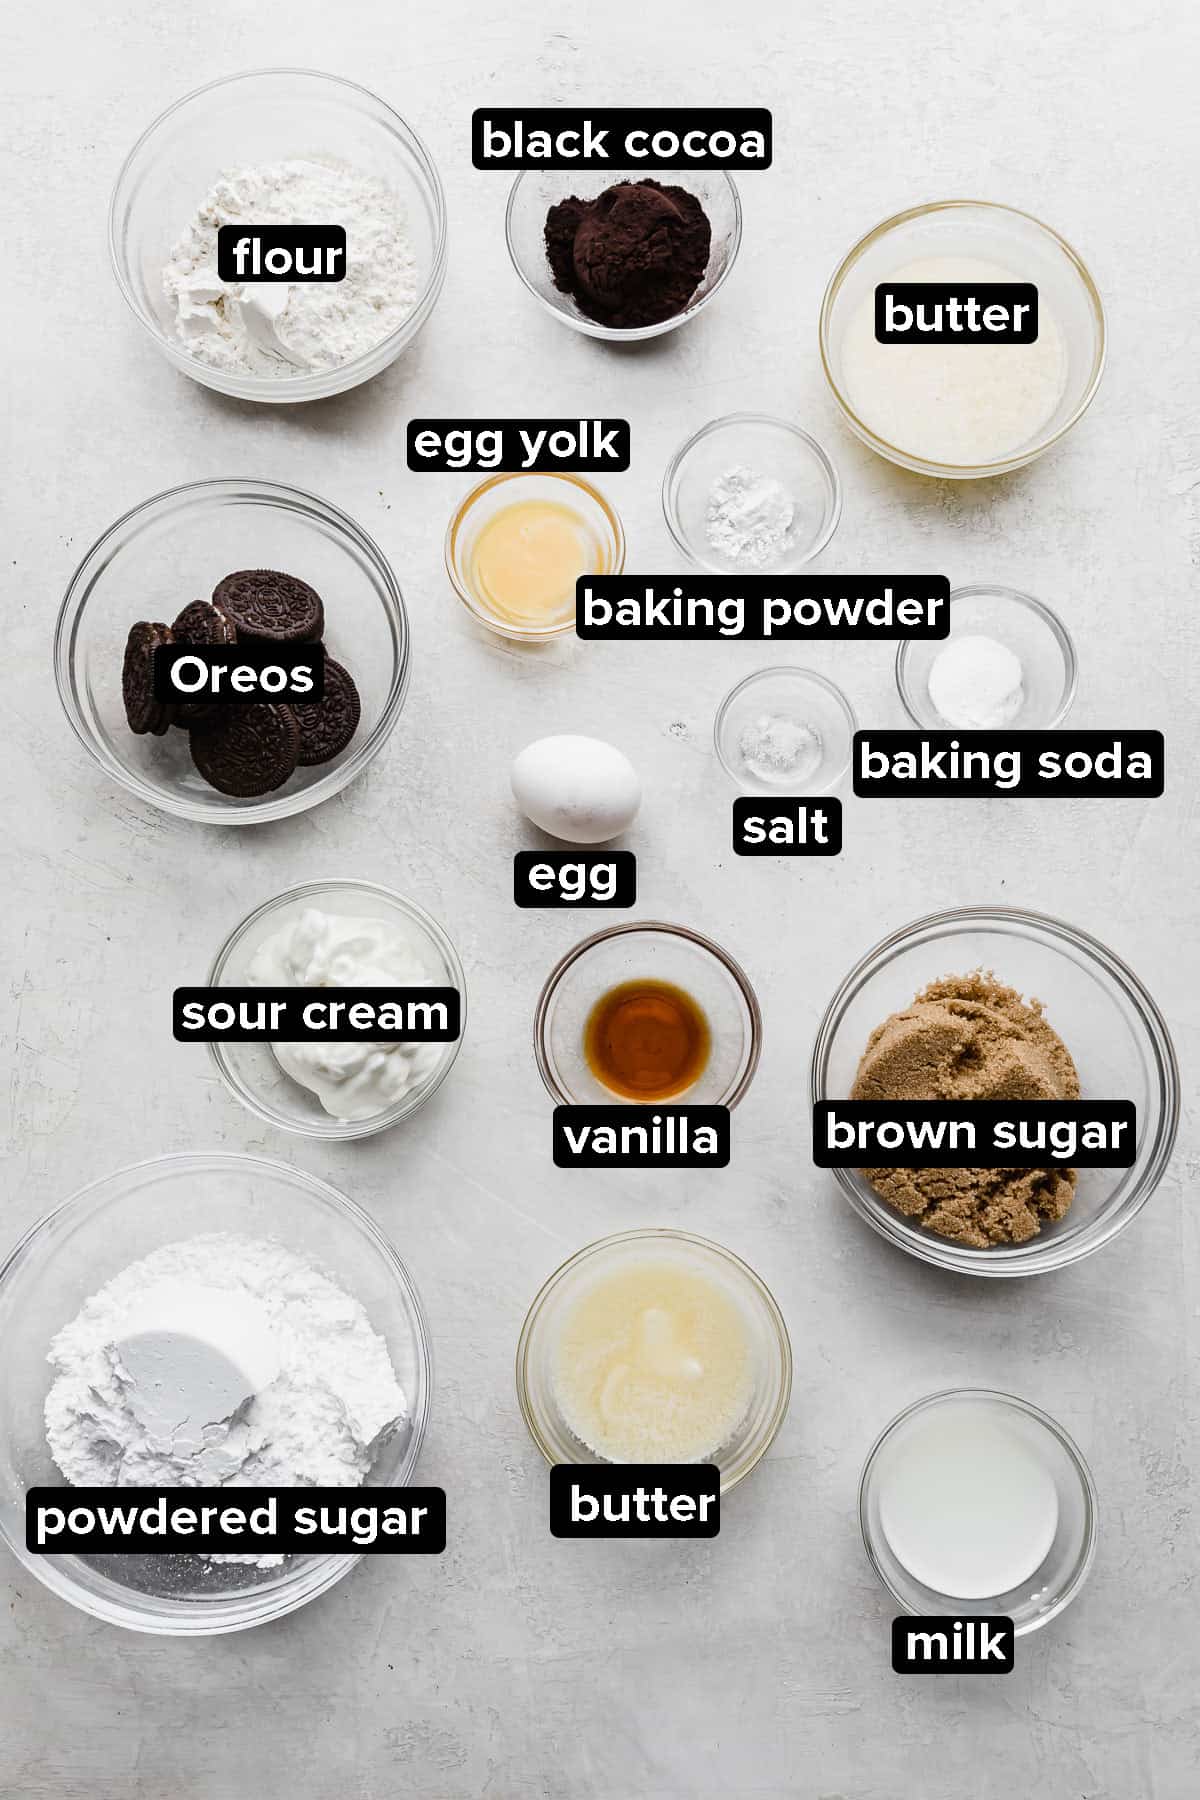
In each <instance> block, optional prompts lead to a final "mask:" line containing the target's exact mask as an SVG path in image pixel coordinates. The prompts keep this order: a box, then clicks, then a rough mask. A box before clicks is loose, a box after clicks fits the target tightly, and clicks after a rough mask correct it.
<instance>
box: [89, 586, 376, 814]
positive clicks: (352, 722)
mask: <svg viewBox="0 0 1200 1800" xmlns="http://www.w3.org/2000/svg"><path fill="white" fill-rule="evenodd" d="M324 632H325V608H324V606H323V605H322V603H321V596H320V595H319V594H318V593H317V591H316V589H315V588H311V587H309V585H308V583H307V582H306V581H300V580H298V579H297V577H296V576H294V575H284V574H281V573H280V571H279V570H278V569H238V570H237V571H236V572H235V573H234V574H232V575H226V577H225V579H224V581H219V582H218V583H217V585H216V587H215V588H214V589H213V596H212V599H211V600H193V601H192V602H191V604H190V605H188V606H185V607H184V609H183V611H182V612H181V613H180V615H179V617H178V618H177V619H176V620H175V623H174V624H173V625H160V624H151V623H147V622H146V621H145V620H142V621H139V623H138V624H136V625H134V626H133V628H132V629H131V631H130V633H129V637H128V639H127V640H126V644H125V663H124V667H123V670H122V676H121V689H122V694H123V696H124V700H125V716H126V718H127V719H128V721H129V729H130V730H131V731H135V732H138V733H139V734H140V733H143V732H153V733H154V734H155V735H156V736H159V737H161V736H162V735H163V734H164V733H165V732H166V731H168V730H169V729H170V727H171V726H172V725H178V726H179V727H181V728H182V729H183V730H184V731H187V732H188V733H189V734H190V738H191V750H192V761H193V762H194V763H195V765H196V768H197V769H198V770H199V772H200V774H201V775H202V776H203V777H204V779H205V781H207V782H208V783H209V785H210V787H215V788H216V789H218V791H219V792H220V793H222V794H230V795H232V796H233V797H234V798H236V799H239V800H243V799H251V798H253V797H254V796H256V795H259V794H270V793H273V792H274V791H275V789H276V788H279V787H282V786H283V784H284V782H285V781H287V780H288V778H289V776H291V775H293V774H294V773H295V771H296V769H297V768H307V767H309V766H311V765H313V764H316V763H324V762H329V761H330V759H331V758H332V757H335V756H337V755H338V754H339V752H341V751H342V750H344V749H345V748H346V745H347V744H348V743H349V742H350V740H351V738H352V737H353V736H354V734H355V732H356V731H357V730H358V723H359V719H360V717H361V715H362V706H361V703H360V701H359V697H358V689H357V688H356V687H355V685H354V682H353V680H352V679H351V677H350V675H349V674H348V673H347V671H346V670H345V669H344V668H343V667H342V665H341V663H339V662H335V661H334V659H333V658H332V657H331V656H330V655H329V654H328V653H326V656H325V694H324V698H323V699H321V700H314V701H311V702H304V703H298V702H295V701H293V702H292V703H291V704H290V705H287V706H283V705H276V704H275V703H274V702H268V701H253V702H251V703H249V704H243V705H235V706H222V705H217V704H214V703H212V702H207V701H198V702H190V701H189V702H181V703H178V704H174V703H170V702H166V701H162V700H159V699H158V698H157V697H156V695H155V692H154V652H155V650H157V649H158V648H159V647H160V645H163V644H195V645H204V644H255V645H265V646H268V647H269V646H271V645H273V644H295V643H316V642H319V641H320V640H321V639H322V638H323V636H324Z"/></svg>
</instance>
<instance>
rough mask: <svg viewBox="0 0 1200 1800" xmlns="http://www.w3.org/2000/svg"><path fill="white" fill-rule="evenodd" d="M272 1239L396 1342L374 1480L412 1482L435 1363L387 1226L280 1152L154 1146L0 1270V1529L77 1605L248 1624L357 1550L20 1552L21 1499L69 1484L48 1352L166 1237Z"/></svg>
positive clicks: (196, 1626) (331, 1575) (296, 1598)
mask: <svg viewBox="0 0 1200 1800" xmlns="http://www.w3.org/2000/svg"><path fill="white" fill-rule="evenodd" d="M216 1231H228V1232H233V1233H236V1234H237V1235H238V1236H240V1237H262V1238H277V1239H278V1240H279V1241H280V1242H281V1243H283V1244H286V1246H287V1247H288V1249H289V1250H291V1251H293V1252H294V1253H295V1254H296V1255H297V1256H300V1257H303V1258H304V1259H305V1260H306V1261H308V1262H310V1263H312V1264H313V1265H314V1266H315V1267H317V1268H318V1269H320V1270H321V1271H322V1272H324V1273H325V1274H327V1275H329V1276H330V1277H331V1278H332V1279H333V1280H334V1281H336V1282H337V1284H338V1285H339V1287H341V1288H342V1289H343V1290H344V1291H345V1292H346V1293H348V1294H350V1295H351V1296H352V1297H353V1298H354V1299H356V1300H357V1301H358V1302H359V1304H360V1305H361V1306H362V1307H363V1309H364V1311H365V1312H366V1314H367V1317H368V1319H369V1320H370V1322H371V1325H372V1327H373V1328H374V1330H375V1331H377V1332H378V1333H379V1334H380V1336H382V1337H383V1338H384V1340H385V1341H386V1343H387V1347H388V1353H389V1355H390V1357H391V1361H392V1366H393V1368H394V1369H395V1371H396V1377H397V1380H398V1381H399V1383H400V1386H401V1388H402V1389H403V1391H404V1394H405V1397H406V1399H407V1401H408V1416H407V1418H406V1419H405V1420H404V1422H403V1424H402V1425H401V1426H400V1428H399V1429H398V1430H397V1431H396V1432H395V1433H394V1434H393V1435H391V1436H390V1437H387V1438H385V1439H384V1440H383V1441H382V1442H381V1443H380V1444H379V1446H378V1448H377V1452H376V1457H375V1463H374V1466H373V1468H372V1470H371V1473H370V1476H369V1477H368V1480H367V1483H366V1485H367V1486H369V1487H406V1486H408V1485H409V1484H410V1483H411V1482H412V1480H413V1475H414V1473H415V1470H416V1466H417V1458H418V1455H419V1454H420V1449H421V1440H422V1438H423V1437H424V1434H425V1424H426V1418H427V1414H428V1410H429V1394H430V1380H431V1373H432V1371H431V1364H430V1349H429V1338H428V1333H427V1329H426V1325H425V1317H424V1314H423V1312H422V1309H421V1302H420V1300H419V1299H418V1297H417V1291H416V1289H415V1287H414V1286H413V1283H412V1278H411V1277H410V1275H409V1273H408V1271H407V1269H406V1268H405V1267H404V1264H403V1263H402V1262H401V1261H400V1258H399V1257H398V1256H397V1254H396V1252H395V1250H393V1248H392V1246H391V1245H390V1244H389V1243H388V1241H387V1239H386V1238H385V1237H384V1236H383V1234H382V1232H380V1230H379V1229H378V1227H377V1226H376V1225H375V1224H373V1222H372V1221H371V1220H370V1219H369V1218H368V1217H367V1215H366V1213H364V1212H363V1211H362V1209H361V1208H360V1207H358V1206H356V1205H355V1204H354V1202H353V1201H352V1200H348V1199H347V1198H346V1196H345V1195H344V1194H339V1193H338V1192H337V1190H336V1189H334V1188H332V1187H330V1186H328V1184H327V1183H326V1182H323V1181H318V1180H317V1179H316V1178H315V1177H314V1176H312V1175H305V1174H304V1173H303V1172H302V1171H301V1170H299V1169H294V1168H291V1167H290V1166H289V1165H287V1164H286V1163H277V1162H268V1161H266V1160H265V1159H263V1158H260V1157H254V1156H232V1155H217V1154H214V1155H191V1154H188V1155H179V1156H156V1157H154V1158H153V1159H152V1160H151V1161H149V1162H142V1163H135V1164H134V1165H133V1166H132V1167H131V1168H128V1169H119V1170H117V1171H116V1173H115V1174H112V1175H106V1176H104V1177H103V1179H102V1180H100V1181H94V1182H92V1183H91V1185H90V1186H88V1187H85V1188H83V1189H81V1191H80V1192H79V1193H77V1194H75V1195H73V1196H72V1198H71V1199H69V1200H66V1201H64V1202H63V1204H62V1205H61V1206H58V1207H56V1208H55V1210H54V1211H53V1212H51V1213H48V1214H47V1215H46V1217H45V1218H44V1219H42V1220H41V1221H40V1223H38V1224H37V1225H35V1226H34V1227H33V1229H32V1230H31V1231H29V1232H27V1233H26V1235H25V1237H23V1238H22V1239H21V1241H20V1243H19V1244H18V1245H17V1246H16V1248H15V1249H14V1250H13V1251H11V1253H10V1254H9V1256H8V1257H7V1259H6V1261H5V1262H4V1264H3V1267H0V1343H3V1345H4V1349H5V1358H4V1360H5V1368H4V1382H3V1384H2V1386H0V1534H2V1535H3V1537H4V1540H5V1542H6V1543H7V1544H8V1547H9V1549H10V1550H11V1551H12V1552H13V1554H14V1555H15V1556H16V1557H17V1558H18V1559H19V1561H20V1562H22V1563H23V1564H24V1565H25V1567H26V1568H27V1569H28V1570H29V1571H30V1573H31V1574H33V1575H35V1576H36V1577H37V1579H38V1580H39V1581H41V1582H44V1583H45V1585H46V1586H47V1587H48V1588H50V1589H52V1590H53V1592H54V1593H56V1594H59V1595H61V1596H62V1598H63V1599H64V1600H69V1601H70V1602H71V1604H72V1605H73V1606H77V1607H79V1608H80V1610H81V1611H82V1612H86V1613H91V1614H92V1616H93V1617H94V1618H97V1619H103V1620H105V1621H106V1622H107V1623H108V1624H111V1625H124V1626H128V1627H129V1628H130V1629H131V1630H134V1631H148V1632H157V1633H159V1634H162V1635H165V1636H173V1637H189V1636H192V1637H194V1636H204V1635H209V1634H212V1633H215V1632H223V1631H241V1630H243V1629H245V1628H246V1627H247V1626H250V1625H260V1624H262V1623H264V1622H265V1621H266V1620H268V1619H277V1618H281V1617H282V1616H283V1614H284V1613H289V1612H294V1611H295V1610H296V1608H297V1607H298V1606H303V1605H304V1604H305V1603H306V1601H309V1600H313V1599H315V1598H316V1596H317V1595H318V1594H323V1593H324V1592H325V1590H326V1589H327V1588H330V1587H332V1586H333V1584H334V1582H335V1581H340V1580H341V1578H342V1576H343V1575H345V1574H347V1573H348V1571H349V1570H350V1569H351V1568H352V1567H353V1566H354V1564H355V1563H356V1562H357V1561H358V1557H357V1556H352V1555H347V1556H331V1555H319V1556H289V1557H287V1558H286V1559H285V1561H284V1563H283V1565H282V1567H279V1568H274V1569H260V1568H257V1567H254V1566H252V1565H249V1564H244V1563H219V1564H217V1563H212V1562H208V1561H206V1560H205V1559H203V1558H201V1557H195V1556H143V1555H128V1556H126V1555H108V1556H43V1555H33V1554H32V1553H31V1552H30V1551H29V1550H27V1549H26V1547H25V1495H26V1492H27V1490H28V1489H29V1488H31V1487H57V1488H63V1489H64V1491H65V1492H68V1493H69V1492H70V1489H69V1488H67V1487H66V1484H65V1483H64V1481H63V1478H62V1475H61V1474H60V1472H59V1470H58V1468H57V1467H56V1465H55V1463H54V1462H53V1461H52V1459H51V1456H50V1452H49V1450H48V1449H47V1447H46V1433H45V1427H44V1423H43V1417H42V1412H43V1407H44V1405H45V1400H46V1394H47V1392H48V1390H49V1387H50V1379H51V1368H50V1364H49V1363H48V1362H47V1361H46V1351H47V1349H48V1347H49V1344H50V1340H51V1338H53V1337H54V1335H55V1333H56V1332H57V1331H59V1330H60V1328H61V1327H62V1326H64V1325H66V1324H68V1323H69V1321H70V1320H72V1319H73V1318H74V1317H75V1315H76V1313H77V1312H78V1311H79V1308H80V1306H81V1305H82V1303H83V1302H84V1300H86V1299H87V1298H88V1296H89V1295H91V1294H94V1293H95V1292H96V1290H97V1289H98V1288H100V1287H102V1286H103V1285H104V1283H105V1282H106V1281H110V1280H111V1279H112V1278H113V1276H115V1275H118V1274H119V1273H120V1272H121V1270H122V1269H125V1268H127V1267H128V1265H129V1264H130V1263H132V1262H137V1261H138V1260H139V1259H140V1258H142V1257H144V1256H148V1255H149V1254H150V1252H151V1251H152V1250H157V1249H159V1248H160V1247H161V1246H162V1245H164V1244H170V1243H175V1242H177V1241H178V1240H179V1239H181V1238H190V1237H195V1236H197V1235H198V1234H200V1233H207V1232H216Z"/></svg>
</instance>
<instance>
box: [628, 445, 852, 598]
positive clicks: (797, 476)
mask: <svg viewBox="0 0 1200 1800" xmlns="http://www.w3.org/2000/svg"><path fill="white" fill-rule="evenodd" d="M739 466H744V467H746V468H750V469H753V470H754V471H755V472H756V473H757V474H759V475H766V476H771V477H773V478H774V479H775V480H776V481H778V482H779V483H780V484H781V486H782V487H784V488H785V489H786V491H787V493H788V495H789V496H790V497H791V499H792V500H793V501H794V502H795V506H796V524H795V527H794V538H793V541H792V543H791V544H790V546H789V548H788V549H787V550H786V551H785V553H784V554H783V555H782V556H780V557H778V558H775V559H774V560H772V561H770V562H765V563H749V562H746V561H744V560H742V561H739V560H738V559H737V558H736V557H732V556H725V555H723V554H722V552H721V551H719V550H717V549H714V547H713V545H712V544H710V543H709V540H708V522H707V521H708V496H709V492H710V490H711V488H712V485H713V483H714V481H717V480H719V478H720V477H721V476H722V475H724V474H726V473H727V471H728V470H729V469H731V468H737V467H739ZM662 506H663V515H664V517H665V519H666V521H667V530H668V531H669V532H670V533H671V536H672V538H673V539H674V540H675V543H676V545H677V547H678V548H679V549H680V550H681V551H682V552H683V554H684V555H685V556H686V557H687V558H688V560H689V562H693V563H695V564H696V565H697V567H698V568H701V569H710V570H712V571H713V573H714V574H718V575H723V574H726V573H729V572H735V573H738V574H742V575H766V574H776V575H786V574H788V573H790V572H792V571H793V570H795V569H800V568H803V566H804V564H805V563H808V562H811V561H812V559H813V558H814V556H819V555H820V553H821V551H822V550H824V548H825V546H826V545H827V544H828V542H829V540H830V538H831V537H832V536H833V534H834V532H835V531H836V530H837V526H838V520H839V519H840V518H841V516H842V484H841V482H840V481H839V480H838V474H837V470H836V469H835V468H834V466H833V464H832V463H831V462H830V460H829V457H828V456H827V455H826V454H825V451H824V450H823V449H822V448H821V446H820V444H818V442H817V440H816V438H813V437H809V435H808V433H807V431H801V429H800V427H799V426H798V425H793V424H792V423H791V422H790V420H788V419H775V418H772V417H771V415H770V414H769V413H729V414H727V415H726V417H725V418H723V419H712V420H710V421H709V423H708V424H707V425H703V426H701V428H700V430H699V431H697V432H695V433H693V435H692V436H691V437H690V438H688V439H687V440H686V441H685V442H684V443H682V444H681V445H680V446H679V449H678V450H677V451H676V452H675V454H674V456H673V457H672V458H671V461H670V462H669V463H668V465H667V472H666V474H665V475H664V476H663V486H662Z"/></svg>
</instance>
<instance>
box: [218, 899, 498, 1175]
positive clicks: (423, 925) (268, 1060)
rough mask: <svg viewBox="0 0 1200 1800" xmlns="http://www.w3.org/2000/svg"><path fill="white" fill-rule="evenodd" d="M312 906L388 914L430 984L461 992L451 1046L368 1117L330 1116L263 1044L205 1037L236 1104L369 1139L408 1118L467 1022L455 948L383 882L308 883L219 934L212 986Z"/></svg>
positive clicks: (447, 1065) (234, 982)
mask: <svg viewBox="0 0 1200 1800" xmlns="http://www.w3.org/2000/svg"><path fill="white" fill-rule="evenodd" d="M309 907H316V908H317V909H318V910H319V911H321V912H327V913H330V914H332V915H334V916H335V917H337V916H343V917H344V916H349V917H351V918H361V919H379V918H384V919H388V920H389V921H391V922H394V923H395V925H396V926H397V927H398V929H399V930H400V931H402V932H403V933H404V934H405V935H406V936H407V937H409V938H411V939H412V940H414V947H415V949H416V950H417V952H418V954H419V955H420V957H421V960H422V961H423V962H424V963H425V964H426V965H427V966H428V969H429V973H430V978H431V980H432V981H433V983H434V984H435V985H436V986H437V987H452V988H457V989H458V992H459V994H460V996H461V1007H462V1029H461V1030H460V1032H459V1035H458V1037H457V1038H456V1039H455V1040H454V1042H453V1043H450V1044H440V1045H438V1046H437V1049H438V1051H439V1055H438V1059H437V1061H436V1063H435V1064H434V1065H433V1067H432V1068H431V1069H430V1070H429V1071H428V1072H427V1074H426V1075H425V1076H424V1077H423V1079H421V1080H420V1081H418V1082H417V1083H416V1084H415V1085H414V1086H413V1087H411V1088H410V1089H409V1090H408V1092H407V1093H405V1094H402V1095H401V1097H400V1099H399V1100H398V1101H397V1102H396V1104H395V1105H394V1106H390V1107H387V1108H386V1109H385V1110H384V1111H383V1112H380V1113H376V1114H374V1116H373V1117H371V1118H369V1119H336V1118H334V1117H333V1115H332V1114H331V1113H327V1112H326V1111H325V1108H324V1107H323V1106H322V1105H321V1102H320V1100H319V1099H318V1098H317V1096H316V1094H314V1093H313V1092H312V1091H311V1089H309V1088H306V1087H302V1086H301V1084H300V1083H299V1082H298V1081H293V1080H292V1077H291V1076H290V1075H288V1074H287V1073H286V1072H285V1071H284V1069H283V1068H282V1067H281V1066H280V1064H279V1062H278V1061H277V1060H276V1057H275V1052H274V1051H273V1050H272V1048H271V1046H270V1044H267V1043H261V1042H260V1043H252V1044H236V1043H211V1044H210V1045H209V1046H208V1048H209V1052H210V1054H211V1056H212V1060H213V1062H214V1063H215V1064H216V1069H217V1073H218V1075H219V1076H220V1077H221V1080H222V1081H223V1082H224V1083H225V1086H226V1087H227V1088H228V1089H229V1091H230V1093H231V1094H233V1095H234V1096H235V1097H236V1098H237V1099H238V1100H240V1101H241V1102H242V1105H243V1106H246V1107H249V1109H250V1111H251V1112H252V1113H254V1114H255V1115H256V1116H257V1117H258V1118H260V1119H265V1120H266V1122H267V1123H268V1124H269V1125H279V1126H281V1127H282V1128H283V1130H284V1131H296V1132H299V1133H300V1135H301V1136H302V1137H312V1138H329V1139H333V1140H340V1141H345V1140H347V1139H351V1138H362V1137H371V1136H373V1135H374V1133H375V1132H377V1131H386V1130H388V1128H389V1127H390V1126H392V1125H398V1124H399V1123H400V1121H401V1120H402V1119H407V1118H410V1117H411V1116H412V1114H413V1113H415V1112H416V1111H417V1110H418V1109H419V1108H420V1107H422V1106H424V1104H425V1102H426V1101H427V1100H428V1099H429V1098H430V1096H431V1095H433V1094H435V1093H436V1092H437V1090H438V1088H440V1087H441V1085H442V1083H443V1081H445V1079H446V1077H447V1075H448V1074H449V1073H450V1070H451V1069H452V1068H453V1066H454V1062H455V1059H456V1057H457V1056H458V1053H459V1051H460V1049H461V1048H462V1041H463V1036H464V1034H465V1032H466V1028H467V984H466V976H465V975H464V974H463V967H462V964H461V962H460V961H459V959H458V952H457V951H456V950H455V948H454V945H453V944H452V943H451V942H450V939H449V938H448V937H447V936H446V934H445V932H444V931H443V930H442V928H441V926H440V925H439V924H438V922H437V920H436V919H434V918H432V917H431V916H430V914H429V913H427V912H426V911H425V910H424V908H423V907H420V906H418V905H417V904H416V902H415V901H413V900H405V899H404V898H403V897H402V896H401V895H400V894H394V893H392V891H391V889H390V888H385V887H378V886H376V884H375V883H374V882H371V881H308V882H305V883H304V884H303V885H302V886H300V887H294V888H289V889H288V891H287V893H285V894H279V895H277V896H276V898H275V899H274V900H268V901H266V902H265V903H264V904H263V905H262V906H259V907H256V908H255V910H254V911H253V912H252V913H251V914H250V916H249V917H248V918H246V919H243V920H242V922H241V924H240V925H238V926H237V927H236V928H235V929H234V930H233V931H232V932H231V933H230V935H229V936H228V938H226V940H225V942H224V943H223V944H222V946H221V948H220V950H219V951H218V952H217V956H216V960H215V961H214V963H213V966H212V968H211V969H210V970H209V973H208V980H207V985H208V986H209V987H213V988H222V987H245V986H246V985H247V980H246V971H247V970H248V968H249V966H250V964H251V962H252V961H253V958H254V956H255V953H256V952H257V951H258V949H259V947H260V946H261V945H262V944H263V943H264V942H265V940H266V939H267V938H269V937H272V936H273V935H274V934H275V932H277V931H280V930H282V929H283V927H284V926H285V925H287V924H289V923H291V922H292V921H294V920H295V919H297V918H299V916H300V914H301V913H303V912H305V911H306V910H307V909H308V908H309Z"/></svg>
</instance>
